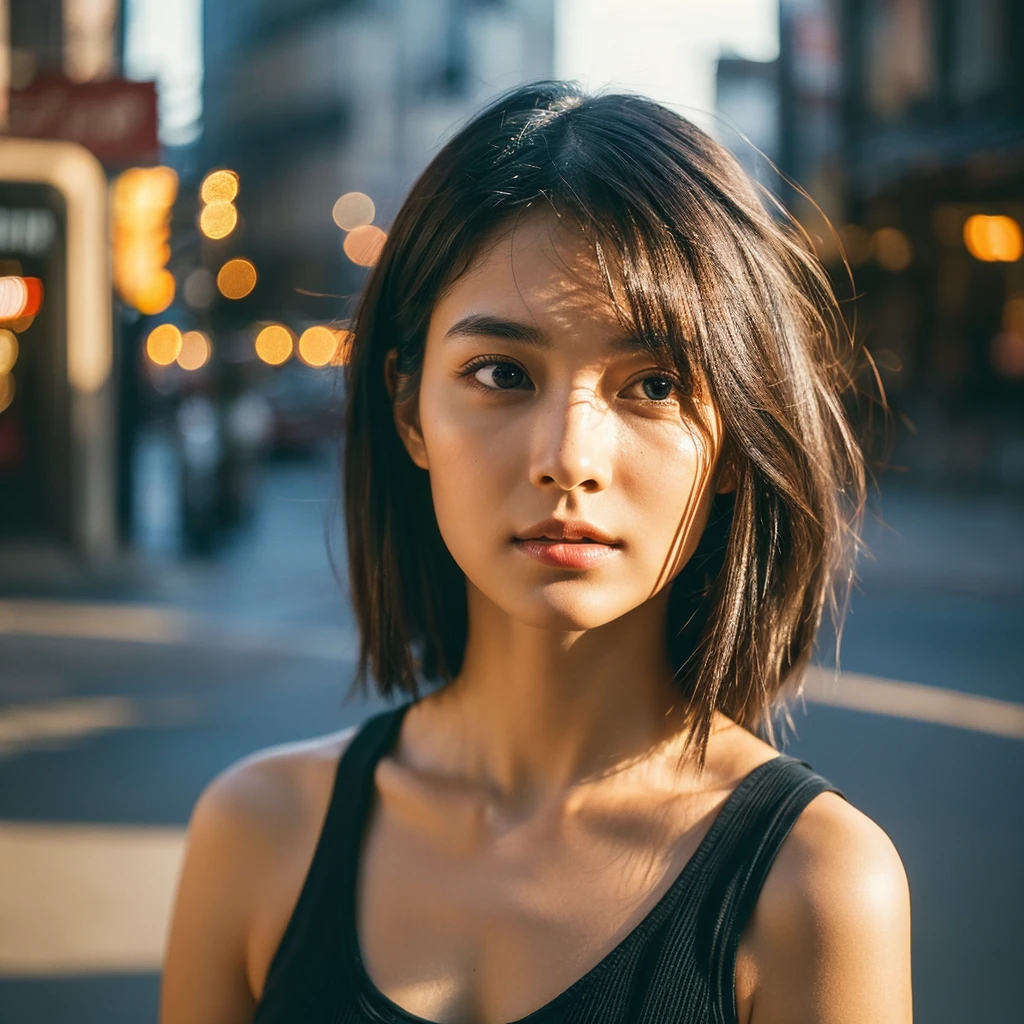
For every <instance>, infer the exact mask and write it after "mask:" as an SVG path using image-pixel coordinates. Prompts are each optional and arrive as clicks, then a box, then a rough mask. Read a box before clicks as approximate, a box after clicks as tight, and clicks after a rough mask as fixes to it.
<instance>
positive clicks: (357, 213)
mask: <svg viewBox="0 0 1024 1024" xmlns="http://www.w3.org/2000/svg"><path fill="white" fill-rule="evenodd" d="M376 212H377V208H376V207H375V206H374V205H373V200H372V199H371V198H370V197H369V196H368V195H366V193H365V192H346V193H345V194H344V195H343V196H342V197H341V198H340V199H339V200H338V201H337V202H336V203H335V204H334V209H333V210H332V211H331V216H333V217H334V223H335V224H337V225H338V227H339V228H341V229H342V231H354V230H355V229H356V228H361V227H364V226H365V225H367V224H369V223H371V222H372V221H373V218H374V215H375V214H376Z"/></svg>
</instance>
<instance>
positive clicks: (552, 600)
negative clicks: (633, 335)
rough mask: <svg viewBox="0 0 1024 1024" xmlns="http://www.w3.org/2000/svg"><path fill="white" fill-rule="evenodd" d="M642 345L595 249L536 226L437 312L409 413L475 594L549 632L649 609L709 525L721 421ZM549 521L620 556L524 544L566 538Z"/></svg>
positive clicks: (514, 234)
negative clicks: (588, 530)
mask: <svg viewBox="0 0 1024 1024" xmlns="http://www.w3.org/2000/svg"><path fill="white" fill-rule="evenodd" d="M628 341H629V338H628V336H627V334H626V332H624V331H623V328H622V326H621V324H620V322H619V320H618V319H617V318H616V316H615V312H614V309H613V307H612V304H611V300H610V299H609V297H608V293H607V288H606V287H605V285H604V283H603V280H602V277H601V273H600V270H599V267H598V264H597V262H596V260H595V258H594V255H593V251H592V248H591V247H590V245H589V244H588V243H586V242H585V241H584V239H583V238H582V236H581V235H579V234H578V233H577V232H575V231H573V230H571V229H569V228H567V227H564V226H562V225H561V224H560V223H559V222H558V221H557V219H555V218H554V217H553V216H552V215H549V214H546V213H536V214H530V215H528V216H526V217H524V218H522V219H521V220H520V221H519V222H518V224H517V225H516V226H515V228H514V230H513V229H512V228H506V229H505V230H504V231H502V232H501V233H500V235H499V236H497V239H496V241H494V242H493V244H490V245H488V246H487V247H486V248H485V250H484V251H483V252H482V253H481V254H480V255H479V257H478V258H477V259H476V260H475V261H474V263H473V264H472V265H471V266H470V268H469V269H468V270H467V272H466V273H465V274H463V275H462V277H460V278H459V279H458V280H457V281H456V282H455V283H454V285H452V286H451V288H450V289H449V290H448V291H447V292H446V293H445V294H444V295H443V297H442V298H441V299H440V300H439V301H438V303H437V305H436V307H435V309H434V311H433V314H432V316H431V319H430V324H429V328H428V332H427V340H426V351H425V355H424V364H423V375H422V381H421V385H420V388H419V392H418V401H417V399H412V400H410V401H409V402H407V403H405V405H404V406H398V407H396V423H397V425H398V428H399V432H400V434H401V435H402V437H403V441H404V442H405V445H406V447H407V449H408V451H409V454H410V455H411V457H412V458H413V461H414V462H415V463H416V464H417V465H418V466H420V467H421V468H423V469H426V470H428V471H429V474H430V487H431V493H432V495H433V502H434V509H435V513H436V515H437V522H438V526H439V527H440V531H441V535H442V537H443V538H444V541H445V543H446V544H447V546H448V548H449V550H450V551H451V554H452V556H453V557H454V559H455V561H456V562H457V563H458V565H459V566H460V567H461V568H462V570H463V572H464V573H465V574H466V577H467V579H468V582H469V585H470V587H471V588H472V587H475V588H477V590H479V591H480V592H481V593H482V594H483V595H485V597H486V598H488V599H489V600H490V601H492V602H493V603H494V604H495V605H497V606H499V607H500V608H502V609H504V610H505V612H506V613H507V614H509V615H510V616H513V617H514V618H516V619H517V620H519V621H522V622H524V623H527V624H529V625H533V626H535V627H538V628H544V629H556V630H569V631H577V630H585V629H592V628H595V627H597V626H601V625H603V624H605V623H607V622H610V621H612V620H614V619H616V618H618V617H619V616H621V615H623V614H625V613H626V612H629V611H631V610H633V609H634V608H637V607H638V606H640V605H641V604H643V603H644V602H646V601H648V600H649V599H650V598H651V597H653V596H654V595H655V594H657V593H658V592H659V591H662V590H663V589H664V588H665V586H666V584H667V583H668V582H670V581H671V580H672V578H673V577H674V576H675V575H676V574H677V573H678V572H679V571H680V569H681V568H682V567H683V565H684V564H685V562H686V560H687V559H688V558H689V557H690V555H691V554H692V553H693V550H694V548H695V547H696V545H697V542H698V540H699V539H700V535H701V532H702V531H703V528H704V525H705V523H706V521H707V516H708V511H709V507H710V504H711V500H712V498H713V495H714V485H713V476H714V471H715V466H716V461H717V458H718V453H719V446H720V436H721V432H720V424H719V419H718V417H717V415H716V413H715V410H714V408H713V407H712V406H711V404H710V403H709V402H708V401H707V400H705V399H701V398H694V397H690V396H688V395H686V394H685V393H681V391H680V389H678V388H677V387H676V386H674V384H673V377H672V371H671V370H670V369H669V368H668V367H667V366H665V365H659V362H658V360H657V359H655V358H654V357H652V356H651V355H650V354H649V353H648V352H646V351H644V350H643V349H638V348H636V347H635V346H634V347H630V346H629V345H628V344H627V343H628ZM700 414H702V415H703V417H704V420H705V422H706V424H707V427H706V429H705V430H704V431H702V430H701V429H699V428H698V423H699V416H700ZM728 487H729V483H728V482H727V481H726V480H724V479H723V480H722V481H720V482H719V485H718V488H719V490H726V489H728ZM549 517H555V518H557V519H559V520H563V521H565V520H584V521H585V522H587V523H589V524H590V525H592V526H596V527H598V528H599V529H600V530H601V531H603V532H604V533H605V534H607V535H608V539H610V540H614V541H615V544H614V546H609V545H607V544H585V543H580V542H577V543H572V544H563V545H554V544H552V543H550V542H544V541H536V542H534V543H533V544H529V543H524V542H523V540H522V538H524V537H525V536H527V535H529V534H531V533H538V532H542V533H547V534H549V535H550V534H551V533H553V532H555V533H557V528H556V529H555V530H552V529H550V528H549V529H541V530H534V529H531V528H532V527H535V526H536V524H538V523H541V522H542V521H543V520H545V519H548V518H549ZM552 563H555V564H552ZM566 563H569V564H566Z"/></svg>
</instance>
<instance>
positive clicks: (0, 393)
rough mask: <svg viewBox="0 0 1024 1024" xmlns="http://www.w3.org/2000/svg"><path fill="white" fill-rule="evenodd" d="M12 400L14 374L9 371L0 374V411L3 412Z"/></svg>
mask: <svg viewBox="0 0 1024 1024" xmlns="http://www.w3.org/2000/svg"><path fill="white" fill-rule="evenodd" d="M13 401H14V376H13V374H10V373H5V374H2V375H0V412H3V411H4V409H6V408H7V407H8V406H9V405H10V404H11V402H13Z"/></svg>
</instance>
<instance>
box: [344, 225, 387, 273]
mask: <svg viewBox="0 0 1024 1024" xmlns="http://www.w3.org/2000/svg"><path fill="white" fill-rule="evenodd" d="M387 239H388V236H387V235H386V234H385V233H384V232H383V231H382V230H381V229H380V228H378V227H375V226H374V225H373V224H366V225H364V226H363V227H360V228H354V229H353V230H352V231H350V232H349V233H348V234H347V235H346V236H345V246H344V248H345V255H346V256H347V257H348V258H349V259H350V260H351V261H352V262H353V263H355V264H357V265H358V266H360V267H372V266H373V265H374V264H375V263H376V262H377V260H378V259H380V254H381V250H382V249H383V248H384V243H385V242H386V241H387Z"/></svg>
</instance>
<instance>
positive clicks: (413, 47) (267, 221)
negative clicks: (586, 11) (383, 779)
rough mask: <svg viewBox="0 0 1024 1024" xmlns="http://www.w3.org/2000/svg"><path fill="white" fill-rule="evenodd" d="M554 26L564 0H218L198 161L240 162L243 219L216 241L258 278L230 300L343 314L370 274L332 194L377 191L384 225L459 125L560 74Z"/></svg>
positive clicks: (212, 11) (249, 310)
mask: <svg viewBox="0 0 1024 1024" xmlns="http://www.w3.org/2000/svg"><path fill="white" fill-rule="evenodd" d="M553 23H554V0H377V2H373V0H362V2H358V3H357V2H345V0H329V2H328V0H259V2H257V3H253V2H252V0H207V2H206V5H205V14H204V48H205V79H204V97H203V105H204V136H203V141H202V144H201V153H202V158H201V162H202V164H203V166H204V167H205V168H214V167H229V168H231V169H232V170H235V171H237V172H238V175H239V183H240V191H239V196H238V200H237V206H238V211H239V214H240V217H241V222H240V226H241V230H239V231H235V232H233V233H232V235H231V236H230V238H229V239H227V240H225V242H224V243H222V244H220V245H219V246H212V247H211V245H210V243H208V242H207V243H204V244H205V245H206V248H207V250H208V251H212V258H213V261H214V262H216V261H217V260H220V259H222V258H227V257H228V256H229V255H236V254H241V253H244V254H245V256H247V257H249V258H251V259H252V260H253V262H254V263H255V265H256V266H257V267H258V269H259V274H260V286H259V288H257V289H256V290H255V291H254V293H253V295H252V299H251V301H249V302H248V303H240V304H236V306H234V307H232V312H234V313H237V314H238V315H239V316H241V315H243V314H248V315H250V316H251V315H253V314H259V315H263V316H274V317H279V318H288V317H290V316H294V315H297V312H298V311H304V312H305V313H306V314H308V315H310V316H313V317H318V318H329V317H331V316H337V315H339V313H340V312H341V304H340V303H339V301H338V299H337V295H339V294H348V293H350V292H351V291H353V290H354V288H355V287H357V286H358V282H359V281H360V280H361V277H362V271H361V269H360V268H359V267H358V266H356V265H355V264H354V263H353V262H352V260H351V259H349V258H347V257H346V256H345V254H344V252H343V248H342V246H343V243H344V241H345V237H346V236H345V233H344V232H343V230H342V229H341V228H340V227H339V226H338V224H336V223H335V222H334V219H332V209H333V207H334V204H335V203H336V201H337V200H338V199H339V197H340V196H341V195H343V194H345V193H349V192H359V193H364V194H365V195H368V196H369V197H370V198H371V199H372V201H373V203H374V204H375V207H376V209H375V213H374V223H375V224H376V225H380V226H383V227H385V228H386V227H387V224H388V223H389V221H390V219H391V217H392V216H393V214H394V212H395V210H396V209H397V206H398V203H399V202H400V200H401V197H402V195H403V193H404V192H405V190H406V189H407V188H408V186H409V185H410V184H411V182H412V180H413V179H414V177H415V175H416V174H417V173H418V172H419V171H420V170H421V169H422V167H423V166H424V165H425V163H426V161H427V160H428V158H429V157H430V156H431V155H432V153H433V152H434V151H436V149H437V148H439V146H440V144H441V143H442V142H443V140H444V138H445V137H446V136H447V135H448V134H449V133H450V132H451V131H452V130H453V129H454V128H455V127H456V126H457V125H458V124H459V122H461V121H463V120H464V119H465V118H466V117H467V116H468V115H469V114H470V113H471V112H472V111H473V110H474V109H475V108H476V107H477V106H478V105H479V104H480V103H482V102H483V101H484V100H485V99H487V98H488V97H489V96H491V95H493V94H495V93H496V92H498V91H500V90H502V89H505V88H508V87H511V86H513V85H515V84H517V83H520V82H522V81H525V80H528V79H533V78H542V77H549V76H550V75H551V74H552V67H553V60H554V40H553V35H554V28H553ZM308 293H321V294H323V295H326V296H327V297H326V298H324V299H322V300H320V301H319V302H318V301H317V297H316V295H310V294H308Z"/></svg>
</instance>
